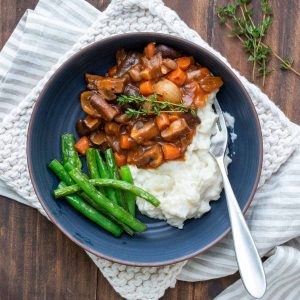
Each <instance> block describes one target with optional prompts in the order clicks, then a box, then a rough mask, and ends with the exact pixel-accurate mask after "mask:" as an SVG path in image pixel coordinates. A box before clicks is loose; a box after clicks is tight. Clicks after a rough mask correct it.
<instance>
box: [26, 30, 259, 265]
mask: <svg viewBox="0 0 300 300" xmlns="http://www.w3.org/2000/svg"><path fill="white" fill-rule="evenodd" d="M145 35H147V37H153V39H155V38H157V37H161V38H167V39H169V40H173V41H174V42H180V41H181V42H184V43H185V44H186V45H190V46H191V47H197V48H198V49H199V50H201V51H202V52H203V53H205V55H206V56H208V57H210V58H212V59H213V60H217V61H218V63H220V64H221V65H222V68H224V69H225V70H226V72H227V73H229V74H230V75H231V76H232V78H233V79H234V80H235V84H236V85H238V86H239V88H240V89H241V90H242V92H243V94H244V96H245V98H246V99H247V101H248V103H249V105H250V107H251V110H252V112H253V115H254V118H255V120H254V121H255V124H256V128H257V134H258V142H259V160H258V170H257V174H256V179H255V183H254V185H253V187H252V191H251V194H250V196H249V198H248V200H247V202H246V205H245V207H244V208H243V209H242V211H243V214H245V212H246V211H247V209H248V208H249V206H250V204H251V202H252V200H253V197H254V195H255V192H256V190H257V187H258V183H259V178H260V174H261V169H262V161H263V139H262V132H261V126H260V123H259V119H258V115H257V112H256V109H255V106H254V104H253V102H252V100H251V98H250V96H249V94H248V92H247V91H246V89H245V87H244V86H243V84H242V83H241V81H240V80H239V79H238V77H237V76H236V75H235V74H234V72H233V71H232V70H231V69H230V68H229V67H228V66H227V65H226V64H225V63H224V62H223V61H222V60H220V59H219V58H218V57H217V56H215V55H214V54H213V53H211V52H209V51H208V50H207V49H205V48H203V47H202V46H199V45H198V44H196V43H193V42H190V41H188V40H185V39H183V38H179V37H176V36H173V35H169V34H163V33H153V32H131V33H124V34H118V35H113V36H111V37H107V38H104V39H102V40H100V41H97V42H94V43H92V44H91V45H88V46H86V47H84V48H83V49H81V50H80V51H78V52H77V53H75V54H74V55H72V56H71V57H70V58H68V59H67V60H66V61H65V62H64V63H63V64H62V65H61V66H60V67H59V68H58V69H57V70H56V71H55V72H54V74H52V76H51V78H50V79H49V80H48V82H47V83H46V84H45V86H44V88H43V90H42V91H41V93H40V95H39V97H38V99H37V101H36V103H35V105H34V108H33V111H32V114H31V118H30V121H29V126H28V131H27V143H26V155H27V164H28V170H29V175H30V179H31V182H32V185H33V188H34V191H35V194H36V196H37V198H38V200H39V202H40V203H41V205H42V207H43V208H44V210H45V211H46V213H47V215H48V216H49V218H50V220H51V221H52V222H53V223H54V224H55V225H56V226H57V227H58V228H59V230H61V231H62V232H63V233H64V234H65V235H66V236H67V237H68V238H69V239H70V240H72V241H73V242H74V243H75V244H77V245H79V246H80V247H82V248H83V249H84V250H86V251H88V252H90V253H92V254H94V255H96V256H98V257H101V258H104V259H106V260H109V261H111V262H115V263H120V264H124V265H130V266H147V267H157V266H164V265H170V264H175V263H178V262H181V261H185V260H188V259H190V258H192V257H195V256H196V255H198V254H200V253H202V252H204V251H206V250H208V249H209V248H211V247H212V246H214V245H215V244H217V243H219V242H220V241H221V240H222V239H223V238H224V237H225V236H226V235H227V234H228V233H229V232H230V230H231V227H230V226H229V227H228V229H226V230H225V231H224V233H223V234H221V235H220V236H219V237H218V238H216V239H215V240H214V241H213V242H211V243H210V244H208V245H207V246H206V247H204V248H202V249H200V250H198V251H195V252H194V253H192V254H189V255H186V256H181V257H178V258H176V259H172V260H168V261H165V262H159V263H153V262H151V263H134V262H128V261H126V260H120V259H116V258H114V257H110V256H107V255H104V254H102V253H100V252H99V251H96V250H94V249H92V248H90V247H89V246H87V245H85V244H83V243H82V242H80V241H78V240H77V239H76V238H74V237H73V236H71V235H70V234H69V233H68V231H67V230H66V229H64V228H63V227H62V226H61V225H60V224H59V222H58V221H57V220H56V218H55V216H54V215H53V214H52V213H51V211H50V210H48V208H47V206H46V204H45V203H44V201H43V199H42V196H41V195H40V193H39V191H38V187H37V185H36V183H35V180H34V176H33V166H32V161H31V157H30V152H31V151H30V150H31V148H30V141H31V130H32V127H33V123H34V120H35V115H36V112H37V111H38V108H39V106H40V105H41V103H42V99H43V98H44V94H45V93H46V91H47V89H48V86H49V85H51V83H52V81H53V80H54V77H55V76H56V74H58V73H59V72H60V71H61V70H62V69H64V68H65V66H66V65H68V63H69V62H70V61H72V60H74V59H76V58H77V57H80V56H81V54H82V52H84V51H87V50H88V49H90V48H93V47H96V46H99V45H101V44H102V43H107V42H109V41H113V40H116V39H119V38H120V37H121V36H122V37H124V36H125V37H136V38H139V37H143V36H145ZM183 230H184V229H183Z"/></svg>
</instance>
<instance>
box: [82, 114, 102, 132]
mask: <svg viewBox="0 0 300 300" xmlns="http://www.w3.org/2000/svg"><path fill="white" fill-rule="evenodd" d="M83 122H84V125H85V126H86V127H87V128H88V129H89V130H90V131H94V130H96V129H97V128H98V127H99V126H100V124H101V119H98V118H93V117H91V116H87V117H86V118H85V120H84V121H83Z"/></svg>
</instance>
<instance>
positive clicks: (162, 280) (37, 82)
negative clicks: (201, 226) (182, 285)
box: [0, 0, 300, 300]
mask: <svg viewBox="0 0 300 300" xmlns="http://www.w3.org/2000/svg"><path fill="white" fill-rule="evenodd" d="M132 31H154V32H163V33H169V34H173V35H178V36H180V37H183V38H185V39H188V40H190V41H193V42H195V43H197V44H199V45H201V46H203V47H205V48H206V49H208V50H209V51H211V52H212V53H214V54H215V55H217V56H218V57H219V58H220V59H221V60H223V61H224V62H225V63H226V64H228V62H227V61H226V59H225V58H224V57H222V56H221V54H220V53H218V52H217V51H215V50H214V49H212V48H211V47H210V46H209V45H208V44H207V43H206V42H205V41H203V40H202V38H201V37H200V36H199V35H198V34H197V33H196V32H195V31H193V30H191V29H190V28H189V27H188V26H187V25H186V24H185V23H184V22H183V21H182V20H180V18H179V17H178V15H177V14H176V13H175V12H174V11H172V10H170V9H169V8H168V7H166V6H164V4H163V2H162V1H161V0H152V1H142V0H113V1H112V3H111V4H110V5H109V7H108V8H107V9H106V11H105V12H102V13H100V12H99V11H97V10H96V9H95V8H93V7H92V6H91V5H89V4H87V3H86V2H85V1H84V0H77V1H72V0H53V1H47V0H40V2H39V3H38V5H37V7H36V9H35V10H34V11H31V10H28V11H27V12H26V13H25V15H24V16H23V18H22V19H21V21H20V23H19V24H18V26H17V28H16V30H15V31H14V33H13V35H12V36H11V38H10V39H9V41H8V43H7V44H6V45H5V46H4V48H3V49H2V52H1V53H0V121H2V122H1V124H0V179H1V182H0V193H1V194H2V195H5V196H8V197H10V198H12V199H15V200H17V201H20V202H22V203H25V204H28V205H30V206H33V207H35V208H37V209H38V210H39V211H40V212H41V213H43V214H44V215H45V212H44V211H43V209H42V207H41V205H40V204H39V202H38V200H37V198H36V195H35V193H34V191H33V187H32V185H31V181H30V178H29V174H28V169H27V162H26V134H27V126H28V122H29V119H30V116H31V112H32V107H33V105H34V103H35V101H36V99H37V97H38V95H39V94H40V92H41V90H42V89H43V86H44V85H45V83H46V82H47V80H48V79H49V78H50V76H51V75H52V74H53V73H54V72H55V70H56V69H57V68H58V67H59V66H60V65H61V64H62V63H63V62H64V61H65V60H66V59H67V58H69V57H70V56H71V55H73V54H74V53H76V52H77V51H79V50H80V49H82V48H83V47H85V46H86V45H88V44H90V43H93V42H94V41H96V40H99V39H102V38H104V37H106V36H110V35H113V34H118V33H124V32H132ZM228 65H229V64H228ZM234 72H235V73H236V74H237V76H238V77H239V78H240V80H241V81H242V83H243V84H244V86H245V88H246V89H247V91H248V92H249V94H250V96H251V98H252V101H253V103H254V105H255V107H256V110H257V113H258V115H259V120H260V123H261V126H262V133H263V141H264V160H263V169H262V175H261V179H260V188H259V190H258V191H257V193H256V195H255V198H254V200H253V202H252V204H251V206H250V208H249V210H248V211H247V213H246V219H247V222H248V224H249V227H250V230H251V232H252V235H253V238H254V240H255V242H256V245H257V247H258V250H259V253H260V255H261V256H267V257H268V258H267V260H266V261H265V262H264V268H265V272H266V277H267V282H268V289H267V292H266V294H265V296H264V298H263V299H272V300H273V299H289V300H291V299H295V300H296V299H299V295H300V276H299V274H300V259H299V258H300V238H299V236H300V196H299V195H300V150H299V149H297V148H299V147H297V146H299V144H300V139H299V127H298V126H297V125H295V124H293V123H291V122H290V121H289V120H288V119H287V118H286V117H285V116H284V114H283V113H282V112H281V111H280V110H279V109H278V108H277V107H276V106H275V105H274V104H273V103H272V102H271V101H270V99H269V98H268V97H267V96H266V95H265V94H264V93H262V92H261V90H260V89H259V88H257V87H256V86H255V85H253V84H251V83H250V82H249V81H247V80H246V79H245V78H244V77H242V76H241V75H240V74H238V72H237V71H234ZM287 160H288V162H286V161H287ZM285 162H286V163H285ZM89 255H90V257H91V258H92V260H93V261H94V262H95V263H96V265H97V266H98V267H99V269H100V270H101V272H102V273H103V275H104V276H105V277H106V278H107V279H108V280H109V282H110V283H111V285H112V286H113V287H114V289H115V290H116V291H117V292H118V293H120V294H121V295H122V296H123V297H125V298H127V299H158V298H160V297H161V296H162V295H163V294H164V291H165V289H167V288H168V287H174V286H175V283H176V280H185V281H201V280H208V279H212V278H218V277H222V276H226V275H229V274H233V273H235V272H236V271H237V265H236V262H235V256H234V250H233V242H232V237H231V235H229V236H227V237H226V238H225V239H224V240H223V241H222V242H220V243H219V244H218V245H216V246H214V247H213V248H211V249H210V250H208V251H206V252H205V253H203V254H201V255H199V256H198V257H196V258H194V259H191V260H189V261H186V262H182V263H178V264H176V265H170V266H165V267H151V268H145V267H128V266H124V265H120V264H116V263H111V262H109V261H106V260H104V259H101V258H98V257H96V256H94V255H92V254H89ZM217 299H251V297H250V296H249V295H248V294H247V293H246V292H245V290H244V288H243V286H242V284H241V281H240V280H238V281H237V282H236V283H235V284H233V285H232V286H230V287H229V288H227V289H226V290H225V291H224V292H223V293H221V294H220V295H219V296H218V297H217Z"/></svg>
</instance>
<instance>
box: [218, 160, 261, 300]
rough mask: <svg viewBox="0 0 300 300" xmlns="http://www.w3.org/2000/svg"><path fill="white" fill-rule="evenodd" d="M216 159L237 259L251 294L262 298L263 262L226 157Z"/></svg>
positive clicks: (244, 281) (246, 286)
mask: <svg viewBox="0 0 300 300" xmlns="http://www.w3.org/2000/svg"><path fill="white" fill-rule="evenodd" d="M216 160H217V162H218V165H219V168H220V170H221V173H222V177H223V182H224V189H225V194H226V200H227V207H228V212H229V218H230V222H231V229H232V235H233V241H234V248H235V254H236V260H237V263H238V267H239V271H240V275H241V278H242V281H243V283H244V286H245V288H246V289H247V291H248V292H249V294H251V295H252V296H253V297H255V298H260V297H262V296H263V295H264V293H265V291H266V278H265V273H264V269H263V266H262V262H261V259H260V257H259V254H258V252H257V249H256V247H255V244H254V241H253V239H252V236H251V234H250V231H249V228H248V226H247V223H246V221H245V219H244V216H243V214H242V212H241V209H240V207H239V204H238V202H237V200H236V197H235V195H234V192H233V190H232V187H231V184H230V182H229V179H228V176H227V173H226V170H225V166H224V159H223V157H218V158H216Z"/></svg>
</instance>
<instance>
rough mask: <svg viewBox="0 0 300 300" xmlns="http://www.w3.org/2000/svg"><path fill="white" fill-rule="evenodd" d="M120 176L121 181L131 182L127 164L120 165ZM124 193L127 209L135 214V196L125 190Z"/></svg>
mask: <svg viewBox="0 0 300 300" xmlns="http://www.w3.org/2000/svg"><path fill="white" fill-rule="evenodd" d="M120 176H121V179H122V180H123V181H126V182H128V183H131V184H133V178H132V175H131V172H130V169H129V167H128V166H122V167H121V168H120ZM124 195H125V199H126V200H127V206H128V211H129V212H130V213H131V214H132V215H133V216H135V209H136V207H135V206H136V205H135V202H136V196H135V195H134V194H133V193H130V192H125V193H124Z"/></svg>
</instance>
